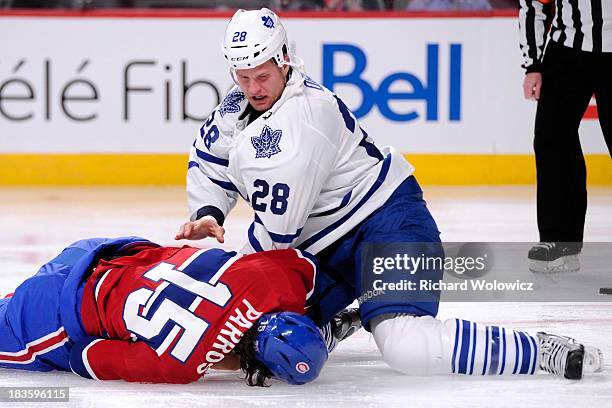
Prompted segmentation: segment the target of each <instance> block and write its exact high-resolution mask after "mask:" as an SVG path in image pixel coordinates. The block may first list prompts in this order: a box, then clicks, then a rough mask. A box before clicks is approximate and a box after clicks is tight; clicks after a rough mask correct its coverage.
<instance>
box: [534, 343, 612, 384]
mask: <svg viewBox="0 0 612 408" xmlns="http://www.w3.org/2000/svg"><path fill="white" fill-rule="evenodd" d="M537 337H538V347H539V359H540V370H543V371H546V372H548V373H551V374H555V375H559V376H563V377H565V378H567V379H570V380H580V379H581V378H582V374H583V372H599V371H602V369H603V354H602V352H601V350H599V349H597V348H595V347H585V346H583V345H582V344H580V343H578V342H577V341H576V340H574V339H573V338H571V337H566V336H557V335H555V334H548V333H543V332H540V333H538V334H537Z"/></svg>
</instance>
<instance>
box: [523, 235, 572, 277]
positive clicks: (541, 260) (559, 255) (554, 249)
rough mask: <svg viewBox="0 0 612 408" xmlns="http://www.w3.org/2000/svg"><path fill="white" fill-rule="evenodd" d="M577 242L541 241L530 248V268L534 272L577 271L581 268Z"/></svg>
mask: <svg viewBox="0 0 612 408" xmlns="http://www.w3.org/2000/svg"><path fill="white" fill-rule="evenodd" d="M580 250H581V248H580V246H579V245H577V244H576V243H564V242H540V243H539V244H537V245H536V246H534V247H533V248H531V249H530V250H529V254H528V255H527V257H528V258H529V261H530V263H529V270H530V271H531V272H534V273H559V272H576V271H578V270H579V269H580V261H579V260H578V254H579V253H580Z"/></svg>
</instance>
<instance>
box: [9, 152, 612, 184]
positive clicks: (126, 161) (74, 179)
mask: <svg viewBox="0 0 612 408" xmlns="http://www.w3.org/2000/svg"><path fill="white" fill-rule="evenodd" d="M406 158H407V159H408V160H409V161H410V162H411V163H412V164H414V166H415V167H416V169H417V170H416V173H415V175H416V177H417V178H418V180H419V182H420V183H421V184H425V185H427V184H428V185H479V184H497V185H499V184H534V183H535V163H534V159H533V156H532V155H487V154H408V155H406ZM586 162H587V174H588V183H589V185H607V186H612V160H611V159H610V156H609V155H607V154H593V155H587V156H586ZM186 173H187V155H185V154H4V155H0V185H3V186H17V185H24V186H32V185H40V186H49V185H58V186H67V185H181V184H185V175H186Z"/></svg>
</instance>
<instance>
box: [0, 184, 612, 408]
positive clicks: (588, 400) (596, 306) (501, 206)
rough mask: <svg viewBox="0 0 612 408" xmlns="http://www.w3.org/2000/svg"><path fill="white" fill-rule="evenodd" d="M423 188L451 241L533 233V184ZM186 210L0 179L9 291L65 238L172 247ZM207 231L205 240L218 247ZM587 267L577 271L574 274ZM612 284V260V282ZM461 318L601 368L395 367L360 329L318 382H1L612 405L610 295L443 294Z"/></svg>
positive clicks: (129, 401) (214, 400)
mask: <svg viewBox="0 0 612 408" xmlns="http://www.w3.org/2000/svg"><path fill="white" fill-rule="evenodd" d="M425 190H426V195H425V198H426V199H427V201H428V203H429V207H430V209H431V211H432V213H433V215H434V217H435V218H436V220H437V222H438V225H439V228H440V230H441V231H442V233H443V235H442V238H443V240H445V241H536V240H537V229H536V220H535V204H534V203H535V199H534V195H535V189H534V187H503V188H500V187H470V188H461V187H447V188H442V187H435V188H433V187H430V188H426V189H425ZM185 218H186V205H185V197H184V192H183V190H182V189H180V188H153V187H151V188H140V187H138V188H96V189H93V188H91V189H78V188H74V189H51V188H49V189H41V188H37V189H25V188H15V189H9V188H4V189H0V293H6V292H10V291H12V290H13V289H14V288H15V287H16V286H17V285H18V284H19V283H20V282H21V281H22V280H23V279H25V278H26V277H28V276H29V275H31V274H33V273H34V272H35V271H36V269H37V268H38V266H39V265H40V264H42V263H44V262H45V261H47V260H48V259H50V258H52V257H53V256H54V255H55V254H56V253H57V252H58V251H60V250H61V249H62V248H63V247H64V246H65V245H67V244H68V243H70V242H72V241H75V240H77V239H81V238H85V237H93V236H119V235H140V236H144V237H147V238H149V239H151V240H154V241H157V242H159V243H161V244H166V245H174V241H173V239H172V237H173V236H174V233H175V231H176V229H177V227H178V226H179V225H180V223H181V222H183V220H184V219H185ZM250 219H251V215H250V213H249V211H248V210H247V209H246V208H245V207H244V206H239V207H238V208H237V209H236V210H235V212H234V213H233V214H232V215H231V216H230V217H229V219H228V222H227V224H226V229H227V234H226V244H225V246H226V247H227V248H231V249H237V248H239V247H240V246H241V245H242V243H243V237H244V236H245V231H246V227H247V226H248V224H249V223H250ZM585 240H587V241H608V242H609V241H612V189H611V188H591V189H590V195H589V210H588V214H587V227H586V233H585ZM214 244H215V243H214V242H213V241H202V242H200V246H203V245H214ZM578 273H580V272H578ZM609 286H611V287H612V265H611V266H610V285H609ZM451 317H460V318H464V319H470V320H475V321H479V322H483V323H491V324H493V323H494V324H503V325H506V326H509V327H512V328H518V329H524V330H526V331H530V332H535V331H538V330H547V331H550V332H553V333H559V334H566V335H570V336H574V337H576V338H578V339H579V340H582V341H583V342H585V343H589V344H592V345H596V346H598V347H600V348H601V349H602V350H603V352H604V355H605V356H606V357H607V358H608V359H607V360H606V363H605V368H604V372H603V373H597V374H591V375H587V376H585V378H584V379H583V380H582V381H577V382H572V381H568V380H564V379H561V378H557V377H553V376H549V375H546V374H539V375H537V376H535V377H522V378H518V377H514V378H509V377H504V378H497V377H496V378H492V377H487V378H483V377H477V376H475V377H453V376H442V377H428V378H416V377H407V376H403V375H400V374H396V373H394V372H393V371H391V370H390V369H388V368H387V367H386V366H385V364H384V363H383V362H382V361H381V359H380V356H379V353H378V351H377V349H376V346H375V344H374V341H373V339H372V337H371V336H370V335H369V334H368V333H366V332H365V331H363V330H362V331H360V332H358V333H357V334H356V335H354V336H353V337H351V338H350V339H349V340H347V341H346V342H344V343H343V344H341V345H340V346H339V348H338V349H337V350H336V351H335V352H334V353H333V354H332V355H331V356H330V359H329V362H328V364H327V366H326V367H325V369H324V371H323V373H322V374H321V376H320V377H319V379H317V380H316V381H315V382H314V383H311V384H308V385H305V386H288V385H284V384H282V383H279V382H273V384H272V386H271V387H270V388H253V387H248V386H246V385H244V383H243V382H242V380H241V379H240V376H239V374H235V373H231V374H225V373H218V372H217V373H212V374H211V375H209V376H207V378H206V379H205V380H203V381H200V382H198V383H195V384H190V385H151V384H129V383H125V382H120V381H117V382H114V381H113V382H94V381H92V380H86V379H81V378H80V377H78V376H76V375H74V374H70V373H60V372H55V373H30V372H23V371H18V370H2V369H0V386H67V387H70V402H69V403H38V404H36V403H12V404H9V403H2V402H0V406H2V407H4V406H7V407H8V406H16V407H17V406H19V407H25V406H41V404H42V406H62V407H64V406H69V407H126V408H136V407H146V408H154V407H181V408H191V407H196V406H211V407H217V408H234V407H244V406H278V407H283V408H286V407H311V406H313V407H328V406H329V407H331V406H334V407H345V406H346V407H379V406H380V407H415V408H416V407H537V408H540V407H542V408H547V407H551V408H557V407H572V408H574V407H589V408H596V407H612V373H611V371H612V364H611V363H610V361H612V296H610V299H609V303H604V302H602V303H585V304H551V303H547V304H534V303H522V304H516V303H514V304H511V303H495V304H493V303H490V304H489V303H488V304H483V303H453V304H451V303H447V304H442V305H441V307H440V315H439V318H442V319H445V318H451Z"/></svg>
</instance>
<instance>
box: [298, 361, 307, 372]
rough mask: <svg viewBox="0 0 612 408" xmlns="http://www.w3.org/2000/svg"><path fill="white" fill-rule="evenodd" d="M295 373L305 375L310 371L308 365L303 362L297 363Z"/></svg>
mask: <svg viewBox="0 0 612 408" xmlns="http://www.w3.org/2000/svg"><path fill="white" fill-rule="evenodd" d="M295 371H297V372H298V373H300V374H305V373H307V372H309V371H310V366H309V365H308V363H306V362H304V361H300V362H299V363H297V364H296V365H295Z"/></svg>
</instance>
